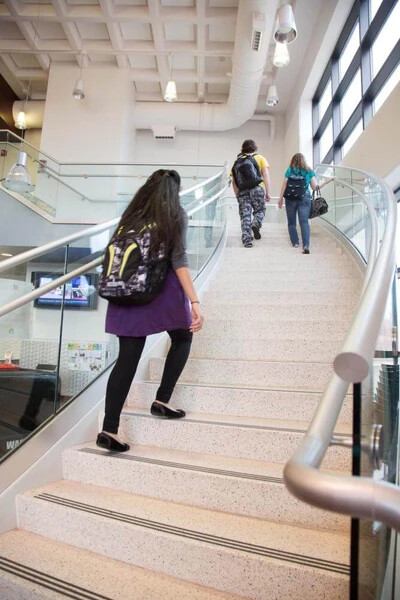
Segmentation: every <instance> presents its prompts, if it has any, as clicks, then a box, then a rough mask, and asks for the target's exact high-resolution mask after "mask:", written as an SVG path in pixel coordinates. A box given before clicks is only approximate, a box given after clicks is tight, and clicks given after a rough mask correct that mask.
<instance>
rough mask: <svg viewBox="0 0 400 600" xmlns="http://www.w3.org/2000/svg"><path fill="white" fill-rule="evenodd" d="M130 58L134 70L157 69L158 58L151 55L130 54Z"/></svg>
mask: <svg viewBox="0 0 400 600" xmlns="http://www.w3.org/2000/svg"><path fill="white" fill-rule="evenodd" d="M128 58H129V63H130V65H131V68H132V69H154V70H155V69H157V62H156V58H155V56H152V55H151V54H129V56H128Z"/></svg>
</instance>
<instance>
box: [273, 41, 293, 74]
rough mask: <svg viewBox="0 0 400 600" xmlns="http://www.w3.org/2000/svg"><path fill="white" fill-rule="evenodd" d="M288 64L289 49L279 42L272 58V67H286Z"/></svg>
mask: <svg viewBox="0 0 400 600" xmlns="http://www.w3.org/2000/svg"><path fill="white" fill-rule="evenodd" d="M289 63H290V56H289V49H288V47H287V44H281V43H280V42H276V45H275V51H274V57H273V59H272V64H273V65H274V67H278V68H280V67H287V65H288V64H289Z"/></svg>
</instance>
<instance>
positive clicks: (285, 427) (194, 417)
mask: <svg viewBox="0 0 400 600" xmlns="http://www.w3.org/2000/svg"><path fill="white" fill-rule="evenodd" d="M122 414H123V415H127V416H138V417H147V418H149V419H157V420H159V419H158V417H153V416H152V415H151V414H150V413H149V411H148V409H144V408H136V407H129V406H127V407H124V409H123V411H122ZM178 421H179V422H180V423H185V422H186V423H187V422H189V423H193V422H196V423H207V424H210V423H211V424H213V425H221V426H223V425H226V426H233V427H245V428H255V429H273V430H279V431H291V432H299V433H305V432H306V431H307V429H308V427H309V422H308V421H294V420H288V419H262V418H260V417H244V416H237V415H218V414H209V413H194V412H188V413H186V417H185V418H184V419H178V420H177V419H173V420H172V421H171V422H172V423H177V422H178ZM166 422H168V421H166ZM339 427H340V432H338V433H340V434H343V435H345V436H350V435H351V432H352V428H351V426H350V425H346V424H341V425H339Z"/></svg>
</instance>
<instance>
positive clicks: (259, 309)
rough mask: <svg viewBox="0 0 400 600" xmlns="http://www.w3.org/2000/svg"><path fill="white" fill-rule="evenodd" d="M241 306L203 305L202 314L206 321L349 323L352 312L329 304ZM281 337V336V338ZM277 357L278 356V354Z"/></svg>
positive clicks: (346, 308) (243, 303)
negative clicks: (336, 321)
mask: <svg viewBox="0 0 400 600" xmlns="http://www.w3.org/2000/svg"><path fill="white" fill-rule="evenodd" d="M243 300H244V301H243V302H242V304H234V305H232V304H224V303H222V302H218V303H216V302H215V303H212V304H210V303H204V302H203V314H204V317H205V318H206V319H223V320H226V319H228V320H232V321H233V320H242V319H246V320H250V321H271V320H272V321H281V320H286V321H288V320H291V319H293V317H295V318H296V320H297V321H321V320H323V319H324V318H325V317H329V320H332V321H333V320H335V319H338V320H339V321H347V322H349V323H350V319H351V316H352V311H351V310H349V307H348V306H346V305H342V304H339V305H337V306H332V305H329V304H311V305H309V306H308V305H304V304H298V305H296V308H294V307H293V305H285V304H283V303H282V304H281V305H280V306H278V305H276V304H275V305H274V304H272V305H271V304H270V305H264V306H262V305H258V306H257V305H254V304H253V303H249V304H248V303H247V302H246V300H245V299H243ZM282 337H283V336H282ZM278 356H279V354H278Z"/></svg>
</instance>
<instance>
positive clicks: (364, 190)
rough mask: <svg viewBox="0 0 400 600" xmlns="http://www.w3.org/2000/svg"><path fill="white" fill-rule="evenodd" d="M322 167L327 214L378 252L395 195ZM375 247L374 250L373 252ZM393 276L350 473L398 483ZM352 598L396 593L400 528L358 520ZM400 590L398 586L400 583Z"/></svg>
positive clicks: (359, 176)
mask: <svg viewBox="0 0 400 600" xmlns="http://www.w3.org/2000/svg"><path fill="white" fill-rule="evenodd" d="M317 174H318V175H322V176H323V177H332V176H334V177H335V178H336V179H335V182H334V183H332V184H329V185H328V186H326V187H325V188H324V189H323V195H324V197H325V198H326V199H327V201H328V204H329V212H328V213H327V214H326V215H324V217H323V218H324V219H325V220H326V221H328V222H330V223H331V224H332V225H334V226H335V227H336V228H337V229H338V230H339V231H340V232H341V233H342V234H343V235H344V236H345V237H346V238H347V239H348V240H349V241H350V242H351V243H352V244H353V245H354V247H355V248H356V250H357V251H358V252H359V253H360V255H361V256H362V258H363V259H364V261H365V263H366V266H368V261H370V260H372V261H374V259H375V254H374V251H373V250H374V249H373V247H372V248H371V243H372V236H373V235H374V233H373V229H374V227H375V231H376V239H377V249H379V246H380V244H381V241H382V239H383V236H384V231H385V227H386V224H387V218H388V206H389V202H390V199H389V198H388V194H387V191H386V189H385V188H384V187H383V186H382V184H381V183H380V182H379V180H376V179H375V178H374V177H373V176H369V175H368V174H364V173H362V172H359V171H356V170H355V171H353V170H351V169H344V168H340V167H336V166H335V167H319V168H318V169H317ZM370 250H371V252H370ZM396 283H397V280H396V277H395V274H394V273H393V287H392V293H391V294H390V295H389V297H388V299H387V305H386V311H385V314H384V317H383V320H382V325H381V329H380V334H379V337H378V340H377V344H376V350H375V355H374V358H373V361H372V363H371V365H370V371H369V376H368V377H367V378H366V379H365V380H364V381H363V382H362V383H361V384H355V385H354V404H353V413H354V415H353V425H354V431H353V474H354V475H356V476H363V477H368V478H372V479H375V480H377V481H387V482H390V483H395V484H397V485H398V483H399V460H398V453H399V442H398V436H399V430H398V409H399V365H398V344H397V328H398V324H397V300H396ZM351 537H352V540H351V545H352V564H351V580H352V581H351V594H350V600H395V599H396V598H398V597H400V595H396V591H395V577H394V570H395V563H396V560H398V557H397V556H396V550H397V534H396V532H394V531H393V530H391V529H390V528H389V527H387V526H385V525H383V524H382V523H380V522H371V521H369V520H365V519H360V520H353V523H352V533H351ZM397 594H399V590H397Z"/></svg>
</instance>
